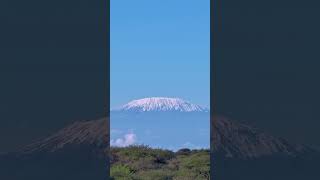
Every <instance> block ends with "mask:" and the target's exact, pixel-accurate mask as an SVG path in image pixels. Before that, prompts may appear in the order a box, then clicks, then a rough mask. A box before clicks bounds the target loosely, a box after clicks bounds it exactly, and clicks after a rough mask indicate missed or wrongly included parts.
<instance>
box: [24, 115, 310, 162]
mask: <svg viewBox="0 0 320 180" xmlns="http://www.w3.org/2000/svg"><path fill="white" fill-rule="evenodd" d="M212 131H213V138H212V140H213V147H212V150H213V153H219V155H223V156H225V157H233V158H258V157H263V156H270V155H272V154H278V153H281V154H284V155H286V156H297V155H299V154H301V153H307V152H311V151H312V150H311V149H310V148H308V147H307V146H303V145H296V144H293V143H290V142H289V141H287V140H285V139H282V138H275V137H273V136H271V135H268V134H266V133H263V132H259V131H258V130H257V129H254V128H251V127H249V126H247V125H243V124H240V123H236V122H233V121H232V120H229V119H227V118H224V117H215V118H214V123H213V124H212ZM108 140H109V133H108V127H107V122H106V120H105V119H100V120H92V121H85V122H75V123H73V124H71V125H70V126H67V127H66V128H63V129H61V130H60V131H58V132H57V133H55V134H53V135H51V136H50V137H47V138H44V139H43V140H41V141H37V142H35V143H32V144H30V145H28V146H26V147H25V148H24V149H23V151H22V152H24V153H35V152H55V151H57V150H61V149H63V148H65V147H68V146H84V145H90V146H92V147H94V148H100V149H105V148H106V147H107V145H108V142H109V141H108Z"/></svg>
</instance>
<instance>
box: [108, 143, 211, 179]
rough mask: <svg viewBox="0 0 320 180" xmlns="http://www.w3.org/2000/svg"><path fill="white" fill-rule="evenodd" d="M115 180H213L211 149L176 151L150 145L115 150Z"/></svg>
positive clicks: (112, 171)
mask: <svg viewBox="0 0 320 180" xmlns="http://www.w3.org/2000/svg"><path fill="white" fill-rule="evenodd" d="M110 153H111V179H113V180H209V179H210V152H209V150H189V149H181V150H179V151H177V152H172V151H169V150H163V149H152V148H150V147H148V146H142V145H141V146H130V147H125V148H115V147H112V148H111V151H110Z"/></svg>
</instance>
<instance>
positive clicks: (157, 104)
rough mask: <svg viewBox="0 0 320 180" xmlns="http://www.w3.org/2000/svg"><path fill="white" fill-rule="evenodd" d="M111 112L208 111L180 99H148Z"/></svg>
mask: <svg viewBox="0 0 320 180" xmlns="http://www.w3.org/2000/svg"><path fill="white" fill-rule="evenodd" d="M112 111H127V112H159V111H176V112H208V111H209V109H208V108H205V107H202V106H200V105H196V104H192V103H190V102H188V101H185V100H183V99H180V98H168V97H150V98H143V99H137V100H133V101H130V102H129V103H127V104H125V105H123V106H121V107H119V108H115V109H112Z"/></svg>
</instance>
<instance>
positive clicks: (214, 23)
mask: <svg viewBox="0 0 320 180" xmlns="http://www.w3.org/2000/svg"><path fill="white" fill-rule="evenodd" d="M220 3H221V2H220V1H219V0H210V179H211V180H215V173H217V172H216V171H215V170H214V169H215V166H216V164H215V160H214V159H215V157H214V145H215V142H214V141H215V137H214V134H215V133H214V132H213V126H214V123H215V121H216V113H217V112H216V107H217V104H216V91H215V87H216V77H217V71H216V68H217V66H216V62H217V59H216V58H215V57H216V53H215V52H216V51H217V47H218V43H217V42H218V41H217V38H218V36H219V32H220V27H221V16H220V15H221V13H220V9H221V4H220Z"/></svg>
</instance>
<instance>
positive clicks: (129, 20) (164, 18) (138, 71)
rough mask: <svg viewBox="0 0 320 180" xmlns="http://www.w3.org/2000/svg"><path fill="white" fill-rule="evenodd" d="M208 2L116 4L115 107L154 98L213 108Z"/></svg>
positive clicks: (121, 1)
mask: <svg viewBox="0 0 320 180" xmlns="http://www.w3.org/2000/svg"><path fill="white" fill-rule="evenodd" d="M209 3H210V1H209V0H204V1H194V0H153V1H150V0H135V1H132V0H112V1H111V89H110V90H111V107H115V106H118V105H122V104H124V103H126V102H128V101H130V100H132V99H139V98H143V97H150V96H168V97H180V98H183V99H186V100H189V101H191V102H193V103H196V104H200V105H204V106H207V107H209V104H210V103H209V102H210V100H209V94H210V82H209V79H210V77H209V74H210V71H209V70H210V68H209V64H210V59H209V56H210V49H209V48H210V44H209V37H210V29H209V27H210V22H209V21H210V9H209Z"/></svg>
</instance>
